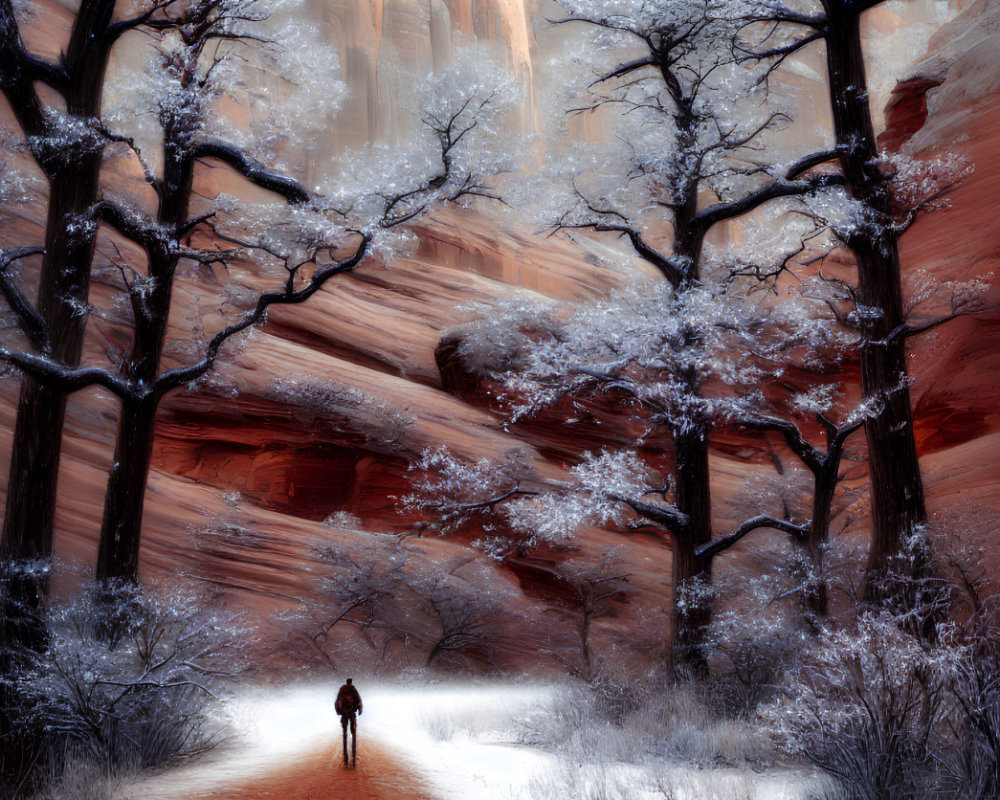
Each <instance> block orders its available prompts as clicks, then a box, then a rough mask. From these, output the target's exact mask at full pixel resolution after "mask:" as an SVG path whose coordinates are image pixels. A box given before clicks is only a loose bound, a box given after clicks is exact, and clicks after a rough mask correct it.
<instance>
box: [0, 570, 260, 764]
mask: <svg viewBox="0 0 1000 800" xmlns="http://www.w3.org/2000/svg"><path fill="white" fill-rule="evenodd" d="M236 625H237V620H236V618H235V617H233V616H231V615H227V614H225V613H222V612H217V611H210V610H208V609H206V608H205V607H204V605H203V603H202V602H201V598H199V597H197V596H196V595H195V594H194V593H192V592H190V591H181V590H173V591H169V592H163V593H154V592H153V591H152V590H150V591H143V590H141V589H139V588H137V587H135V586H125V587H121V588H118V589H116V590H109V589H106V588H105V589H103V590H95V589H93V588H92V587H88V589H87V590H85V591H84V592H83V593H82V594H81V595H80V596H79V597H78V598H77V599H75V600H72V601H70V602H66V603H60V604H55V605H53V607H52V608H51V609H50V611H49V613H48V644H47V647H46V648H45V649H44V650H43V651H42V652H40V653H37V654H29V655H27V656H25V657H24V659H23V660H22V666H21V667H20V668H19V669H17V670H15V671H14V672H13V674H10V675H8V676H5V684H6V685H5V687H4V688H5V689H6V690H7V696H8V697H9V698H10V697H13V698H15V699H16V706H15V707H14V708H13V709H11V711H12V714H13V716H14V719H15V724H16V725H19V726H22V727H23V728H27V729H32V730H34V731H36V732H38V733H39V734H41V735H42V736H44V741H45V744H46V751H47V753H48V760H49V762H50V764H52V765H54V766H52V768H53V769H55V770H56V771H57V772H59V771H60V770H59V769H58V765H60V764H61V763H62V762H63V760H64V759H66V758H72V759H74V760H80V761H92V762H93V763H95V764H97V765H100V766H101V767H102V768H103V769H105V770H106V771H107V772H109V773H117V772H122V771H128V770H131V769H141V768H147V767H151V766H155V765H158V764H163V763H167V762H170V761H173V760H176V759H178V758H181V757H184V756H189V755H193V754H195V753H199V752H202V751H204V750H205V749H207V748H209V747H211V746H212V745H213V744H214V743H215V742H216V741H217V739H218V736H219V729H218V727H217V726H216V725H215V724H214V723H213V722H212V721H211V717H210V711H211V710H212V708H213V706H214V702H215V700H216V699H217V691H218V688H219V686H220V682H221V680H222V679H223V677H224V676H225V675H227V674H231V673H232V671H234V670H235V669H236V668H237V667H238V664H239V661H240V657H238V656H237V654H238V653H239V652H241V651H242V650H243V648H245V645H246V633H247V632H246V631H245V630H243V629H240V628H238V627H236Z"/></svg>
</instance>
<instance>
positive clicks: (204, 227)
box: [2, 0, 510, 605]
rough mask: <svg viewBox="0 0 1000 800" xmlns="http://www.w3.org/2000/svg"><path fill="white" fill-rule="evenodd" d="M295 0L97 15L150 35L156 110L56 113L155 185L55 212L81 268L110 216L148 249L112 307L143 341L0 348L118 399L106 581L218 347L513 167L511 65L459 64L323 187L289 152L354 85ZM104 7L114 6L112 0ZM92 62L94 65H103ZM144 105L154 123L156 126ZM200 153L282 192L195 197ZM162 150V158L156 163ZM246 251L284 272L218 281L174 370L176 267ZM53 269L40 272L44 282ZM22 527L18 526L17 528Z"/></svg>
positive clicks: (125, 564) (80, 310)
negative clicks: (501, 71)
mask: <svg viewBox="0 0 1000 800" xmlns="http://www.w3.org/2000/svg"><path fill="white" fill-rule="evenodd" d="M108 5H110V6H113V4H108ZM290 6H291V4H289V3H279V2H264V0H201V1H200V2H196V3H179V2H159V3H155V4H152V5H149V6H148V7H146V10H144V11H143V12H142V13H140V14H139V15H138V16H136V17H134V18H130V19H129V20H127V21H124V22H119V23H111V22H106V23H101V24H102V25H104V27H100V26H98V28H97V30H98V33H99V34H100V35H102V36H105V37H111V36H112V35H113V34H114V35H115V36H117V35H120V33H121V32H124V31H125V30H130V29H133V28H139V27H141V28H144V29H145V30H146V31H147V32H148V33H149V34H150V36H151V41H152V46H151V47H149V52H150V53H151V60H150V63H149V66H148V69H147V71H146V72H145V73H144V74H135V75H130V76H127V79H126V81H125V82H124V85H123V86H122V87H121V90H120V94H122V95H123V97H124V104H125V105H126V107H127V108H128V109H129V111H130V112H134V111H137V110H138V111H142V110H145V111H147V112H148V113H147V114H145V115H142V114H140V115H139V116H138V119H139V121H140V122H141V123H142V124H140V125H139V126H138V128H137V129H131V130H130V129H128V128H127V127H124V128H123V127H122V124H123V121H124V122H125V123H126V124H132V120H133V119H134V118H135V114H133V113H126V114H124V115H116V114H115V113H113V112H112V113H109V114H107V115H106V118H105V119H104V120H100V121H99V120H98V118H97V116H96V110H95V113H94V114H93V115H88V116H86V117H84V118H83V119H82V120H76V119H72V118H70V119H68V121H67V119H62V122H61V123H60V124H63V125H64V126H69V127H70V129H71V132H72V133H73V134H74V135H76V136H77V140H79V141H78V144H79V147H80V148H82V149H83V150H85V151H86V153H87V154H88V157H90V155H93V154H96V157H97V159H98V162H99V161H100V158H101V154H102V152H103V151H104V150H105V149H106V147H107V146H108V145H109V144H111V143H117V144H119V145H122V144H124V145H125V146H126V149H125V155H126V157H127V158H129V159H135V160H136V161H138V163H139V164H140V167H141V169H142V173H143V174H144V175H145V183H146V184H147V186H148V188H147V189H144V190H142V191H139V192H137V193H136V194H135V196H133V197H128V198H123V197H120V196H117V195H115V194H113V193H112V192H110V191H109V190H105V191H103V193H102V192H101V189H100V187H99V186H98V185H97V184H95V185H94V187H93V191H92V192H91V193H90V194H88V195H87V198H86V202H83V201H81V202H80V204H79V208H78V209H76V210H75V211H74V212H73V213H72V214H69V215H67V214H61V215H60V216H59V217H58V218H57V219H56V220H55V221H51V220H50V227H52V226H58V225H61V226H63V227H67V228H70V229H72V230H71V231H70V232H69V233H66V232H64V234H65V235H67V236H68V235H70V234H72V233H73V231H75V232H76V233H77V234H79V233H80V232H84V233H85V234H86V236H87V237H89V241H90V244H89V245H88V249H87V250H86V253H85V255H86V256H87V260H86V264H84V260H83V256H82V255H81V262H80V263H81V266H80V270H79V271H80V274H81V275H82V276H84V277H85V278H88V279H89V273H88V272H86V270H89V269H90V260H89V259H90V257H91V256H92V253H93V236H94V234H95V231H96V230H97V229H98V228H102V229H106V230H108V231H109V232H111V233H112V234H114V235H115V236H117V237H119V238H118V241H122V242H128V243H130V244H131V245H133V246H138V248H139V249H140V250H141V251H142V252H143V254H144V256H145V265H142V264H137V263H135V262H134V261H130V260H128V259H126V258H125V257H124V256H122V257H121V258H119V259H116V262H117V263H116V264H115V266H116V267H117V268H118V270H119V273H120V279H119V281H118V289H119V290H120V293H121V296H122V297H123V298H124V302H123V303H121V304H120V306H119V310H120V312H121V313H120V314H119V320H118V322H119V323H121V324H123V325H127V326H129V327H130V328H131V344H130V346H129V347H128V349H127V351H126V352H124V353H122V354H121V355H120V358H119V360H118V362H119V363H118V364H117V365H116V366H115V367H110V368H109V367H105V366H102V365H85V366H80V365H79V364H78V361H79V359H78V357H77V358H76V359H75V360H74V359H68V358H62V357H59V356H58V355H57V354H54V353H52V352H50V351H49V350H46V349H45V348H44V347H39V348H32V349H22V348H18V347H14V346H7V347H5V348H4V350H3V353H2V355H3V358H4V359H5V360H6V361H7V362H8V363H10V364H13V365H14V366H16V367H17V369H19V370H20V371H21V372H22V373H23V374H24V375H25V376H27V377H26V379H25V380H26V382H28V383H31V384H32V385H34V384H38V385H39V386H40V387H42V390H44V391H45V392H49V393H52V394H59V395H64V394H65V393H66V392H70V391H73V390H76V389H79V388H81V387H83V386H88V385H100V386H103V387H104V388H106V389H108V390H110V391H111V392H113V393H114V394H115V395H116V396H117V397H118V398H119V399H120V400H121V403H122V414H121V418H120V421H119V429H118V438H117V442H116V450H115V459H114V462H113V465H112V469H111V473H110V476H109V481H108V489H107V497H106V503H105V512H104V519H103V524H102V531H101V543H100V549H99V554H98V568H97V577H98V579H99V580H101V581H106V580H109V579H124V580H134V579H135V578H136V576H137V569H138V554H139V542H140V533H141V521H142V509H143V499H144V494H145V483H146V478H147V475H148V471H149V459H150V452H151V445H152V437H153V433H154V420H155V412H156V408H157V406H158V404H159V402H160V400H161V399H162V398H163V396H164V395H165V394H166V393H167V392H169V391H171V390H174V389H176V388H179V387H184V386H189V385H192V384H193V382H195V381H197V379H199V378H200V377H201V376H203V375H204V374H205V373H206V372H207V371H208V370H210V369H211V368H212V366H213V364H214V362H215V360H216V358H217V357H218V355H219V353H220V350H221V348H222V347H223V346H224V345H225V344H226V343H227V342H229V341H231V340H233V339H235V338H236V337H239V336H240V334H242V333H243V332H244V331H247V330H248V329H250V328H251V327H252V326H254V325H256V324H258V323H260V322H262V321H264V320H265V319H266V313H267V310H268V308H269V307H271V306H273V305H276V304H297V303H301V302H304V301H306V300H307V299H309V298H310V297H312V296H313V295H314V294H315V293H316V292H317V291H319V290H320V289H321V288H322V286H323V285H324V284H325V283H326V282H327V281H329V280H330V279H331V278H333V277H335V276H337V275H342V274H344V273H346V272H349V271H351V270H353V269H354V268H355V267H356V266H357V265H358V264H360V263H361V262H362V261H363V259H364V258H365V257H366V255H367V254H368V253H369V252H370V251H371V250H372V248H373V247H376V246H387V245H389V244H391V242H392V240H393V238H395V239H399V238H400V237H399V236H398V235H396V234H394V233H393V232H394V231H401V230H402V229H403V227H404V226H405V225H406V224H407V223H409V222H411V221H412V220H414V219H415V218H417V217H418V216H420V215H421V214H422V213H423V212H424V211H425V210H426V209H427V208H428V207H429V206H430V205H432V204H434V203H438V202H454V201H459V200H461V199H463V198H468V197H476V196H489V195H491V190H490V189H489V187H488V185H487V181H488V178H489V176H490V175H491V174H493V173H494V172H496V171H499V170H502V169H504V168H505V167H506V165H507V162H506V159H505V156H504V155H503V154H502V152H501V151H500V150H495V149H491V147H490V146H489V141H490V137H491V136H492V134H493V133H494V132H495V131H494V125H495V123H496V122H497V121H498V119H499V117H500V116H501V115H502V114H503V113H504V110H505V108H506V106H505V105H504V104H505V102H506V101H507V100H509V98H510V92H509V89H508V88H507V87H505V86H504V85H503V82H502V80H501V81H500V83H499V84H498V83H497V82H496V81H495V80H494V78H495V77H496V75H495V74H494V73H492V72H490V70H489V69H488V68H481V69H479V70H478V71H476V72H474V73H465V72H463V71H462V70H461V69H460V68H459V65H457V66H456V67H455V68H452V69H450V70H448V71H445V72H444V73H443V74H441V75H437V76H433V77H432V78H430V79H428V81H426V83H425V85H424V86H423V87H422V88H421V89H420V92H415V93H414V94H415V95H417V94H420V96H422V97H423V98H424V102H423V104H422V106H421V107H420V109H419V126H418V127H419V130H418V132H417V133H416V134H415V135H414V137H413V138H412V140H411V141H410V142H408V143H407V144H406V145H405V146H400V147H398V148H396V149H395V150H394V151H391V152H390V151H387V150H385V149H379V148H372V149H371V151H370V152H363V153H362V152H359V153H352V154H350V155H349V158H348V160H347V163H346V164H345V165H344V167H343V169H342V170H341V174H339V175H337V176H335V178H333V179H331V181H329V183H328V185H323V186H321V187H319V188H318V189H315V190H313V189H311V188H307V187H306V186H304V185H303V184H302V183H301V182H300V181H298V180H296V179H294V178H292V177H290V176H289V175H288V174H286V172H285V171H284V170H283V169H282V163H281V159H282V158H286V157H288V156H294V154H295V148H297V147H299V146H300V145H301V140H300V139H299V138H297V137H299V136H301V135H302V133H303V126H304V125H305V123H306V122H307V121H308V117H309V115H315V117H314V118H315V121H316V122H318V123H319V124H324V123H326V122H327V121H328V120H327V116H328V115H329V114H330V113H332V112H333V111H334V110H335V106H336V104H337V101H338V100H339V97H340V96H342V94H343V87H342V86H341V84H340V83H339V81H338V80H337V77H336V56H335V53H333V51H332V50H331V49H330V48H328V47H325V46H323V45H322V44H321V43H320V42H318V41H316V40H315V38H314V37H310V36H309V35H308V34H309V32H310V29H309V27H308V26H303V25H302V24H301V21H299V20H296V19H294V18H293V17H289V16H287V14H288V11H289V9H290ZM80 13H81V15H83V13H84V12H83V10H81V12H80ZM282 14H285V15H286V16H285V20H284V22H283V21H282ZM107 15H108V17H109V19H110V15H111V9H110V8H109V9H108V11H107ZM86 24H87V25H93V24H96V23H93V22H92V21H88V22H87V23H86ZM78 25H84V22H82V21H81V22H78ZM6 30H7V32H8V33H9V34H10V36H8V39H10V42H12V44H10V43H8V49H9V50H11V51H12V52H13V53H14V55H16V56H17V57H18V58H20V59H21V60H22V61H24V62H25V63H30V64H34V63H35V60H34V59H33V57H32V56H30V55H28V54H27V53H26V52H24V49H23V46H21V44H20V38H19V37H18V36H17V32H18V31H17V27H16V18H15V17H14V16H13V11H11V15H10V17H9V24H8V26H7V28H6ZM101 32H103V33H101ZM81 35H82V34H81ZM88 35H89V34H88ZM94 35H95V36H98V34H94ZM108 46H109V47H110V44H109V45H108ZM52 69H56V67H55V66H54V67H52ZM23 71H24V70H22V72H23ZM272 74H278V75H280V76H281V77H282V78H283V79H284V80H285V81H286V83H287V86H286V90H287V91H286V92H284V94H287V95H290V98H289V99H290V100H291V105H289V106H288V107H285V106H282V107H280V108H276V107H274V106H273V101H272V100H270V99H269V98H268V96H267V94H266V92H264V91H263V90H261V87H262V86H266V83H267V81H266V80H264V79H263V78H262V76H265V75H268V76H269V75H272ZM87 75H88V79H91V78H93V79H96V78H95V77H94V76H95V73H92V72H88V73H87ZM97 77H101V76H100V75H97ZM500 77H501V78H502V76H500ZM22 88H23V87H22ZM234 105H235V106H236V107H237V108H239V109H243V110H244V111H246V112H247V113H248V114H249V115H250V116H251V117H252V118H253V119H254V120H255V122H256V125H255V126H254V129H253V131H249V130H244V129H241V128H240V127H239V126H238V125H237V124H236V123H235V121H234V120H233V119H232V118H230V117H227V113H226V109H227V108H228V109H232V108H233V106H234ZM49 116H52V115H51V114H50V115H49ZM64 116H65V115H64ZM148 120H155V123H154V124H153V125H152V126H149V124H148ZM67 136H69V134H65V135H63V136H62V137H61V138H60V137H54V136H50V137H49V139H48V140H47V143H46V144H45V145H44V147H45V148H48V149H47V150H44V148H42V145H40V144H37V143H36V144H34V145H32V146H33V147H34V148H35V150H39V152H42V150H44V153H50V151H51V153H54V154H55V155H49V156H47V157H51V158H59V159H64V160H65V159H68V158H70V154H68V153H67V152H66V148H67V142H68V139H67V138H66V137H67ZM31 141H32V140H31V138H30V136H29V142H31ZM74 141H76V140H74ZM35 150H33V151H32V152H35ZM149 153H153V154H156V155H158V156H159V158H150V157H149V155H148V154H149ZM40 157H41V156H39V158H40ZM206 160H212V161H215V162H218V163H220V164H222V165H223V166H225V167H227V168H228V169H229V170H231V171H232V172H234V173H235V174H236V175H238V176H241V177H242V178H243V179H244V180H245V181H246V182H247V183H248V184H251V185H254V186H256V187H258V188H259V189H263V190H267V191H268V192H270V193H272V194H273V195H274V196H276V197H277V198H278V199H277V202H259V203H256V204H250V203H248V202H245V201H243V200H241V199H239V198H226V197H220V198H218V199H217V201H216V202H208V201H205V200H200V199H198V194H197V193H196V192H195V191H194V188H195V186H196V181H197V172H198V165H199V164H201V163H202V162H204V161H206ZM156 161H159V162H161V163H160V165H159V167H156V166H153V164H154V163H155V162H156ZM102 194H103V196H101V195H102ZM50 234H51V231H50ZM73 235H76V234H73ZM46 252H48V250H46ZM251 258H253V259H256V260H257V262H258V263H259V264H260V265H261V266H262V267H263V268H265V269H267V268H271V269H272V270H273V271H274V272H275V277H274V278H273V279H271V286H270V288H267V286H266V282H265V288H264V289H263V290H261V289H259V288H254V286H253V285H249V286H248V285H244V284H245V281H244V283H243V284H241V282H240V281H239V280H237V279H236V278H235V276H234V278H233V279H232V283H231V284H230V285H229V286H227V287H224V288H225V290H226V293H227V294H228V296H229V299H230V300H231V301H232V302H231V303H230V305H229V307H228V312H229V313H228V315H227V316H226V317H225V321H224V323H223V325H222V326H221V328H220V329H218V330H216V331H214V332H208V333H204V334H202V332H201V331H200V330H199V329H197V328H196V329H195V330H194V332H193V333H194V335H193V336H192V337H191V339H190V341H187V342H186V345H187V351H186V352H185V353H183V354H182V355H181V357H179V358H178V359H177V360H179V361H180V362H181V363H180V364H179V365H177V366H172V367H171V368H169V369H164V368H163V366H162V364H161V357H162V355H163V350H164V343H165V340H166V338H167V322H168V317H169V316H170V312H171V293H172V288H173V284H174V281H175V278H176V277H177V276H178V275H180V274H184V273H192V274H193V276H194V277H195V278H197V277H198V276H199V274H200V275H201V276H202V277H204V276H205V274H206V269H205V268H206V267H210V266H212V265H213V264H221V265H223V266H226V267H227V268H235V267H237V266H239V265H241V264H244V263H246V262H247V261H248V260H249V259H251ZM199 270H200V273H199ZM81 280H82V278H81ZM44 281H45V275H44V272H43V275H42V282H43V283H42V285H44ZM5 294H6V293H5ZM22 299H24V302H25V303H26V304H27V308H28V309H29V310H31V308H32V307H31V305H30V304H29V303H28V301H27V300H26V299H25V298H23V295H22ZM86 300H87V298H86V295H85V294H83V295H81V296H78V297H75V298H74V299H73V304H72V305H73V312H74V316H73V320H74V325H77V326H82V325H83V322H84V321H85V320H86V318H87V317H88V316H89V315H91V314H92V313H94V311H95V310H94V309H92V308H91V307H90V306H89V305H88V304H87V302H86ZM22 316H23V315H22ZM36 316H37V321H38V323H39V328H40V329H41V330H42V331H43V333H44V334H45V335H46V336H49V337H50V338H52V339H53V340H55V339H56V338H60V337H57V336H56V335H55V332H54V331H53V330H52V328H51V327H50V326H48V325H47V323H46V322H45V318H44V315H42V314H41V313H39V314H37V315H34V314H33V315H31V319H33V320H34V319H35V318H36ZM60 336H61V334H60ZM46 435H47V436H49V438H52V436H56V441H54V442H53V443H52V447H53V448H54V450H55V452H56V453H57V452H58V448H57V447H56V445H57V438H58V431H56V432H55V434H53V433H52V432H51V431H48V432H47V434H46ZM12 475H18V476H19V477H21V475H22V474H21V473H17V472H12ZM18 487H19V491H20V492H21V493H23V494H30V493H32V492H33V491H35V490H36V489H37V490H40V491H43V492H45V491H47V489H44V488H42V489H39V487H36V486H34V485H31V484H30V483H28V484H25V485H23V486H22V485H21V483H20V482H18V483H17V487H16V488H18ZM12 494H13V492H12ZM53 501H54V497H49V498H48V499H47V501H46V502H47V503H48V504H49V505H50V506H51V504H52V502H53ZM6 541H7V537H5V542H6ZM10 541H11V542H15V541H16V539H15V537H13V535H12V536H11V537H10ZM50 552H51V525H48V526H47V527H46V526H42V527H41V528H39V527H37V526H35V527H32V529H31V535H30V537H25V540H24V542H23V543H22V544H21V545H18V546H14V545H13V544H12V545H11V546H7V545H5V554H6V555H8V556H9V557H12V558H17V559H19V560H20V561H21V562H22V563H24V562H26V561H27V560H28V559H30V558H32V557H35V558H40V559H43V560H44V559H45V558H46V557H47V556H48V554H49V553H50ZM35 593H36V594H37V591H36V592H35ZM28 605H31V603H30V602H29V603H28Z"/></svg>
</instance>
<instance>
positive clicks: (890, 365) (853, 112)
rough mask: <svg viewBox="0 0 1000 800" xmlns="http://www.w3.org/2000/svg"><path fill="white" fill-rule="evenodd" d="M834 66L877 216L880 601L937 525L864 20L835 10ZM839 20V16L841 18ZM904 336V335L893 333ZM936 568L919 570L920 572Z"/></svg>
mask: <svg viewBox="0 0 1000 800" xmlns="http://www.w3.org/2000/svg"><path fill="white" fill-rule="evenodd" d="M827 5H828V11H829V13H830V21H829V31H828V33H827V36H826V50H827V63H828V68H829V81H830V94H831V104H832V110H833V121H834V130H835V134H836V139H837V144H838V145H839V146H841V147H843V148H844V154H843V155H842V157H841V164H842V167H843V172H844V175H845V177H846V179H847V186H848V189H849V190H850V192H851V194H852V195H853V196H854V197H855V198H856V199H858V200H860V201H862V202H863V203H865V204H866V205H867V206H868V208H869V209H871V211H872V212H873V214H874V216H875V219H876V224H875V225H874V226H864V227H863V228H860V229H858V230H856V232H855V233H854V234H852V235H850V236H849V237H848V239H847V245H848V246H849V247H850V249H851V250H852V251H853V252H854V254H855V257H856V259H857V268H858V304H859V306H863V307H864V308H863V309H862V310H863V311H864V312H870V311H873V312H874V313H862V314H860V315H859V318H860V319H861V333H862V336H863V344H862V347H861V352H860V360H861V385H862V391H863V394H864V397H865V399H866V400H873V401H875V402H876V403H877V404H878V406H877V408H878V411H877V413H876V414H875V415H874V416H873V417H872V418H871V419H869V420H868V421H867V422H866V424H865V433H866V436H867V439H868V461H869V470H870V474H871V496H872V542H871V551H870V556H869V561H868V576H869V581H868V584H867V589H866V594H867V597H868V599H869V600H870V601H873V602H880V601H883V600H885V599H888V598H886V597H881V596H880V593H881V592H882V588H881V587H884V586H885V585H886V584H885V582H884V580H883V579H884V577H885V575H886V573H887V571H888V570H889V568H890V567H891V566H892V564H893V562H894V561H895V560H896V556H897V555H898V554H899V552H900V549H901V547H902V546H903V544H904V542H905V540H906V539H907V538H908V537H909V536H910V535H912V534H913V533H914V532H915V531H916V530H917V529H918V528H919V526H921V525H922V524H923V523H924V522H925V521H926V518H927V511H926V508H925V505H924V490H923V483H922V481H921V477H920V463H919V461H918V459H917V449H916V444H915V442H914V438H913V412H912V408H911V404H910V391H909V387H908V378H907V369H906V347H905V340H904V337H902V336H899V335H898V332H897V329H898V328H899V326H900V325H902V324H903V322H904V319H903V299H902V290H901V286H900V263H899V248H898V242H897V233H896V231H895V230H894V229H893V228H892V227H891V226H890V223H891V221H892V196H891V187H890V184H889V181H888V179H887V178H886V176H885V175H883V174H882V172H881V171H880V170H879V167H878V164H877V163H876V159H877V156H878V150H877V146H876V141H875V136H874V131H873V129H872V121H871V112H870V108H869V104H868V93H867V85H868V84H867V79H866V77H865V66H864V57H863V53H862V49H861V37H860V32H859V21H860V20H859V15H858V13H857V12H856V11H851V10H848V11H847V12H846V13H845V12H844V9H842V8H839V4H834V3H828V4H827ZM838 14H839V16H838ZM893 332H897V335H893ZM927 566H928V565H927V564H926V563H923V564H918V565H917V571H918V572H921V571H923V570H924V569H925V568H926V567H927Z"/></svg>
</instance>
